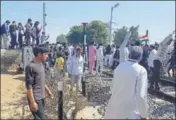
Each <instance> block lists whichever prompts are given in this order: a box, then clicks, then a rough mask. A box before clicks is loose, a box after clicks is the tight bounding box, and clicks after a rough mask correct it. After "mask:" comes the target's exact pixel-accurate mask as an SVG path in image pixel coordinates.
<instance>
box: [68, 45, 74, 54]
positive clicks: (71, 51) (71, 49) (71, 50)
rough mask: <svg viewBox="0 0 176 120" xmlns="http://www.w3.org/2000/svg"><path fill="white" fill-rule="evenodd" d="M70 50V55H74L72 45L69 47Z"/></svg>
mask: <svg viewBox="0 0 176 120" xmlns="http://www.w3.org/2000/svg"><path fill="white" fill-rule="evenodd" d="M68 50H69V55H72V53H73V50H74V47H73V46H72V45H71V46H69V47H68Z"/></svg>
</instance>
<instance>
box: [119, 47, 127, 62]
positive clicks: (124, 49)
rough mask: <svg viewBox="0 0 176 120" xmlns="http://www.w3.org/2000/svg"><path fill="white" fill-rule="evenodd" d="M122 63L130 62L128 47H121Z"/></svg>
mask: <svg viewBox="0 0 176 120" xmlns="http://www.w3.org/2000/svg"><path fill="white" fill-rule="evenodd" d="M119 50H120V63H122V62H125V61H127V60H128V57H129V50H128V48H127V47H120V48H119Z"/></svg>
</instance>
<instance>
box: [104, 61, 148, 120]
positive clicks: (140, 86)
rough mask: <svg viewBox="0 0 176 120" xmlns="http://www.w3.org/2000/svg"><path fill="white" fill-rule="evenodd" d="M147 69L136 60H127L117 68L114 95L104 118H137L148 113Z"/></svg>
mask: <svg viewBox="0 0 176 120" xmlns="http://www.w3.org/2000/svg"><path fill="white" fill-rule="evenodd" d="M147 82H148V81H147V71H146V70H145V68H144V67H142V66H141V65H139V64H138V63H137V62H134V61H125V62H123V63H121V64H119V66H118V67H117V68H116V69H115V71H114V78H113V81H112V87H111V91H112V96H111V98H110V99H109V102H108V105H107V108H106V111H105V116H104V119H136V115H137V114H140V115H141V117H142V118H146V117H147V116H148V115H147V113H148V112H147V108H148V107H147V86H148V83H147Z"/></svg>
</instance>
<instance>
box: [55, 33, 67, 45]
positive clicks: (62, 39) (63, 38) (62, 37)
mask: <svg viewBox="0 0 176 120" xmlns="http://www.w3.org/2000/svg"><path fill="white" fill-rule="evenodd" d="M56 42H60V43H67V38H66V36H65V35H64V34H60V35H58V36H57V38H56Z"/></svg>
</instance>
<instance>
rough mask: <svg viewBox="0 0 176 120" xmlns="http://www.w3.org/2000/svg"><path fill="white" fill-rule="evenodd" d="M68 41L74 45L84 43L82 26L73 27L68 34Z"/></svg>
mask: <svg viewBox="0 0 176 120" xmlns="http://www.w3.org/2000/svg"><path fill="white" fill-rule="evenodd" d="M67 39H68V42H69V43H72V44H79V43H83V39H82V27H81V26H73V27H71V28H70V31H69V33H68V34H67Z"/></svg>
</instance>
